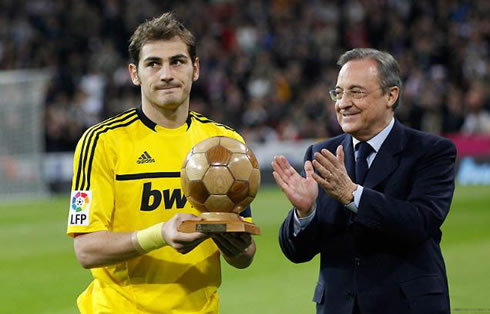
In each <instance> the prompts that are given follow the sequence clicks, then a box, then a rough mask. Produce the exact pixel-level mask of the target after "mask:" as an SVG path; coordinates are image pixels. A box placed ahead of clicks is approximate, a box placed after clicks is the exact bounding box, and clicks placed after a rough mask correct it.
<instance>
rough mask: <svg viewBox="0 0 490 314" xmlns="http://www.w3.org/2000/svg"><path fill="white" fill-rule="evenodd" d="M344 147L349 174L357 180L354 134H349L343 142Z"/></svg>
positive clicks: (345, 162)
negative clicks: (353, 143)
mask: <svg viewBox="0 0 490 314" xmlns="http://www.w3.org/2000/svg"><path fill="white" fill-rule="evenodd" d="M342 146H343V147H344V164H345V169H346V170H347V174H348V175H349V177H350V178H351V180H352V181H355V178H356V175H355V161H354V147H353V145H352V136H350V135H347V136H346V137H345V138H344V141H343V142H342Z"/></svg>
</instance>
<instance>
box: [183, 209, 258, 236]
mask: <svg viewBox="0 0 490 314" xmlns="http://www.w3.org/2000/svg"><path fill="white" fill-rule="evenodd" d="M201 217H202V218H203V220H200V221H192V220H187V221H184V222H183V223H181V224H180V226H179V227H178V230H179V231H180V232H185V233H191V232H204V233H217V232H247V233H250V234H254V235H259V234H260V228H259V227H258V226H257V225H255V224H253V223H250V222H246V221H243V220H241V219H240V216H238V214H235V213H219V212H214V213H211V212H209V213H202V214H201Z"/></svg>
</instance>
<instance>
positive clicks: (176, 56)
mask: <svg viewBox="0 0 490 314" xmlns="http://www.w3.org/2000/svg"><path fill="white" fill-rule="evenodd" d="M175 59H188V57H187V56H186V55H185V54H182V53H180V54H177V55H175V56H171V57H170V60H175Z"/></svg>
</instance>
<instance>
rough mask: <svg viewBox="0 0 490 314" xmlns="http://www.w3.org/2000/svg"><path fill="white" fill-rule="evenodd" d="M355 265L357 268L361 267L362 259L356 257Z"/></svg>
mask: <svg viewBox="0 0 490 314" xmlns="http://www.w3.org/2000/svg"><path fill="white" fill-rule="evenodd" d="M354 264H355V265H356V266H361V259H360V258H359V257H354Z"/></svg>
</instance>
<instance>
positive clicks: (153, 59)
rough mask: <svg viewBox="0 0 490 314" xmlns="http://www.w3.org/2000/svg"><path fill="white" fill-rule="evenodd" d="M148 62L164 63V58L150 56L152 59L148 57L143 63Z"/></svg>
mask: <svg viewBox="0 0 490 314" xmlns="http://www.w3.org/2000/svg"><path fill="white" fill-rule="evenodd" d="M148 61H162V58H160V57H153V56H150V57H146V58H145V60H144V61H143V62H148Z"/></svg>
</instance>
